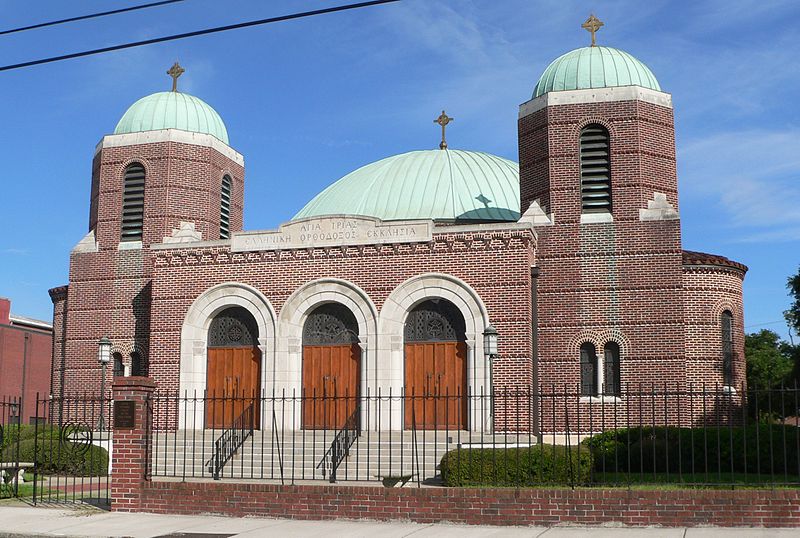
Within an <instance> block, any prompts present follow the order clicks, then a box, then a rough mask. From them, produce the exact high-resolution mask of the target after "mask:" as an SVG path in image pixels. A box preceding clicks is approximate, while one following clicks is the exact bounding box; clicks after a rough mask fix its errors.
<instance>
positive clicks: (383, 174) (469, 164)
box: [294, 149, 520, 222]
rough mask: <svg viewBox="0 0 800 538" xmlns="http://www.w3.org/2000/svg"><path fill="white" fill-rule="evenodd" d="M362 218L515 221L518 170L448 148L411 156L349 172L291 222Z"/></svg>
mask: <svg viewBox="0 0 800 538" xmlns="http://www.w3.org/2000/svg"><path fill="white" fill-rule="evenodd" d="M322 215H362V216H367V217H375V218H379V219H382V220H415V219H433V220H438V221H451V222H455V221H467V222H468V221H517V220H519V216H520V214H519V165H518V164H517V163H515V162H513V161H509V160H507V159H503V158H501V157H497V156H495V155H490V154H488V153H481V152H478V151H462V150H452V149H445V150H441V149H435V150H424V151H412V152H409V153H403V154H400V155H394V156H392V157H387V158H386V159H382V160H380V161H377V162H374V163H371V164H368V165H366V166H363V167H361V168H359V169H358V170H355V171H354V172H351V173H349V174H347V175H346V176H344V177H343V178H341V179H340V180H339V181H337V182H336V183H334V184H333V185H331V186H330V187H328V188H327V189H325V190H324V191H322V192H321V193H320V194H318V195H317V196H316V197H315V198H314V199H313V200H311V201H310V202H309V203H308V204H306V206H305V207H304V208H303V209H301V210H300V212H299V213H297V215H295V216H294V218H295V219H302V218H308V217H317V216H322Z"/></svg>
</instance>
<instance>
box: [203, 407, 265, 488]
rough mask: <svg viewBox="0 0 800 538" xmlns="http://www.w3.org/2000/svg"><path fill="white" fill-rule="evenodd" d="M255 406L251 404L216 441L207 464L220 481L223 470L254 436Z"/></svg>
mask: <svg viewBox="0 0 800 538" xmlns="http://www.w3.org/2000/svg"><path fill="white" fill-rule="evenodd" d="M253 404H254V402H250V405H248V406H247V407H246V408H245V410H244V411H242V413H241V414H240V415H239V416H238V417H236V418H235V419H234V420H233V423H232V424H231V426H230V427H229V428H227V429H226V430H224V431H223V432H222V434H221V435H220V436H219V437H218V438H217V440H216V441H214V455H213V456H212V457H211V459H209V460H208V461H207V462H206V465H208V472H209V473H211V476H213V477H214V480H219V479H220V475H221V473H222V469H223V468H224V467H225V464H226V463H228V462H229V461H230V459H231V458H232V457H233V455H234V454H236V452H237V451H238V450H239V448H240V447H241V446H242V445H243V444H244V443H245V441H247V438H248V437H250V436H251V435H253Z"/></svg>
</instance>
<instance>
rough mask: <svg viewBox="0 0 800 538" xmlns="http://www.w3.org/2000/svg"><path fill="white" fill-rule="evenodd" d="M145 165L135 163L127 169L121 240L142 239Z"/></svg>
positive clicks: (123, 194) (123, 196)
mask: <svg viewBox="0 0 800 538" xmlns="http://www.w3.org/2000/svg"><path fill="white" fill-rule="evenodd" d="M144 175H145V174H144V166H142V165H141V164H138V163H133V164H131V165H130V166H128V167H127V168H126V169H125V175H124V186H123V193H122V233H121V237H120V240H121V241H141V240H142V223H143V220H144Z"/></svg>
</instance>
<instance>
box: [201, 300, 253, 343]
mask: <svg viewBox="0 0 800 538" xmlns="http://www.w3.org/2000/svg"><path fill="white" fill-rule="evenodd" d="M257 345H258V325H257V324H256V320H255V318H253V315H252V314H251V313H250V312H248V311H247V309H246V308H242V307H241V306H232V307H230V308H226V309H225V310H223V311H221V312H220V313H219V314H217V315H216V316H215V317H214V319H213V320H211V326H210V327H209V328H208V347H254V346H257Z"/></svg>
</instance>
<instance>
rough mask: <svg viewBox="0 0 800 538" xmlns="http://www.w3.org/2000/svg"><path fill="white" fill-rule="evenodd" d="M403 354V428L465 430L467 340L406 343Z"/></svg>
mask: <svg viewBox="0 0 800 538" xmlns="http://www.w3.org/2000/svg"><path fill="white" fill-rule="evenodd" d="M405 356H406V359H405V363H406V371H405V394H406V400H405V427H406V428H407V429H411V428H413V427H414V424H416V428H417V429H449V428H452V429H455V428H461V429H466V426H467V422H466V419H467V400H466V394H465V390H466V381H467V368H466V364H467V360H466V358H467V346H466V343H464V342H420V343H409V344H406V345H405Z"/></svg>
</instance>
